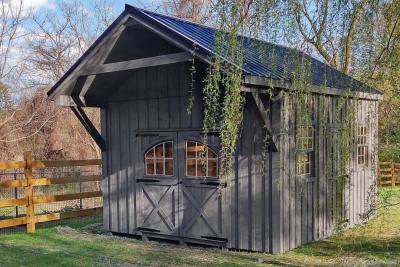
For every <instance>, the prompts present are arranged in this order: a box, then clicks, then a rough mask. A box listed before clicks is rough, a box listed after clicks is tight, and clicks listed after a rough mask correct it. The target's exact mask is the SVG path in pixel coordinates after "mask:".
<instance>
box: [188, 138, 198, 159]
mask: <svg viewBox="0 0 400 267" xmlns="http://www.w3.org/2000/svg"><path fill="white" fill-rule="evenodd" d="M186 156H187V157H188V158H196V143H195V142H186Z"/></svg>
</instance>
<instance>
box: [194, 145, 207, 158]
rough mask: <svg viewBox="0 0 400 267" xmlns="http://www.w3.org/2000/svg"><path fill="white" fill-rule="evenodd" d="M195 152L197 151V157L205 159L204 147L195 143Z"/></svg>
mask: <svg viewBox="0 0 400 267" xmlns="http://www.w3.org/2000/svg"><path fill="white" fill-rule="evenodd" d="M196 151H197V157H198V158H199V157H205V156H206V155H205V154H204V152H205V151H206V148H205V147H204V145H202V144H199V143H197V146H196Z"/></svg>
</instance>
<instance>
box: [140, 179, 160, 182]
mask: <svg viewBox="0 0 400 267" xmlns="http://www.w3.org/2000/svg"><path fill="white" fill-rule="evenodd" d="M136 181H137V182H145V183H158V182H160V180H156V179H136Z"/></svg>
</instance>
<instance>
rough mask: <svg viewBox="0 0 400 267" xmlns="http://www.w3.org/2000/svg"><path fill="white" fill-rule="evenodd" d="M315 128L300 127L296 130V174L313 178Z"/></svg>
mask: <svg viewBox="0 0 400 267" xmlns="http://www.w3.org/2000/svg"><path fill="white" fill-rule="evenodd" d="M313 159H314V127H313V126H299V127H297V130H296V174H297V175H306V176H312V175H313V172H314V171H313V169H314V160H313Z"/></svg>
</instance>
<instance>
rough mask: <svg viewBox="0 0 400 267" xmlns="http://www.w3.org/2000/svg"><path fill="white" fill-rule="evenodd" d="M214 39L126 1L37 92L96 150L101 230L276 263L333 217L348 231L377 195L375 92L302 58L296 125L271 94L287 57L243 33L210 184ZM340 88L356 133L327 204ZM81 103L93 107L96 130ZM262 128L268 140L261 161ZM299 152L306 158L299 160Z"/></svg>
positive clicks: (288, 104) (324, 231) (325, 228)
mask: <svg viewBox="0 0 400 267" xmlns="http://www.w3.org/2000/svg"><path fill="white" fill-rule="evenodd" d="M214 39H215V29H213V28H209V27H206V26H203V25H199V24H194V23H191V22H188V21H185V20H181V19H178V18H174V17H169V16H165V15H161V14H158V13H153V12H149V11H146V10H143V9H139V8H136V7H132V6H129V5H126V8H125V10H124V12H123V13H122V14H121V15H120V16H119V17H118V18H117V19H116V20H115V22H114V23H113V24H112V25H111V26H110V27H109V28H108V29H107V30H106V31H105V32H104V33H103V34H102V35H101V36H100V37H99V38H98V40H97V41H96V42H95V43H94V44H93V45H92V46H91V47H90V48H89V49H88V51H87V52H86V53H85V54H84V55H83V56H82V57H81V58H80V59H79V60H78V61H77V62H76V63H75V64H74V65H73V66H72V67H71V69H70V70H69V71H68V72H67V73H66V74H65V75H64V76H63V77H62V78H61V79H60V80H59V81H58V82H57V84H55V85H54V87H53V88H52V89H51V90H50V91H49V92H48V96H49V98H50V99H51V100H53V101H55V103H56V104H57V105H62V106H69V107H70V108H71V109H72V111H73V112H74V113H75V114H76V116H77V117H78V118H79V120H80V121H81V122H82V123H83V125H84V126H85V128H86V129H87V130H88V132H89V133H90V134H91V136H92V137H93V138H94V140H95V141H96V142H97V144H98V145H99V146H100V147H101V149H102V151H103V153H102V161H103V181H102V188H103V196H104V198H103V205H104V209H103V222H104V228H105V229H106V230H108V231H111V232H113V233H121V234H130V235H138V236H142V237H143V238H161V239H168V240H176V241H178V242H183V243H185V242H186V243H200V244H208V245H215V246H222V247H227V248H234V249H244V250H251V251H263V252H271V253H280V252H284V251H287V250H290V249H293V248H295V247H297V246H299V245H301V244H305V243H308V242H310V241H313V240H318V239H321V238H325V237H327V236H329V235H331V234H332V233H333V232H334V231H335V230H336V229H337V224H336V222H337V218H338V213H341V214H340V218H341V219H342V222H344V223H343V224H342V225H343V227H351V226H354V225H355V224H357V223H359V222H361V220H363V219H364V217H365V216H364V215H365V214H366V213H368V211H369V210H370V206H371V204H373V201H374V195H375V190H376V189H375V185H376V179H377V174H376V171H377V156H376V155H377V129H378V127H377V126H378V118H377V113H378V100H379V99H380V98H381V93H380V92H379V91H377V90H375V89H373V88H370V87H368V86H365V85H363V84H362V83H360V82H358V81H357V80H355V79H353V78H351V77H349V76H347V75H344V74H342V73H340V72H338V71H336V70H334V69H332V68H330V67H329V66H327V65H326V64H324V63H321V62H320V61H318V60H316V59H312V58H311V59H310V62H311V63H312V64H311V68H312V74H313V77H312V84H310V90H311V92H312V101H311V102H310V103H311V105H310V109H311V110H312V117H313V119H312V121H311V122H310V124H309V125H298V124H297V122H296V119H295V118H296V116H295V113H296V110H295V108H294V105H293V103H294V102H295V99H294V97H293V96H291V95H290V94H285V93H282V92H288V91H290V90H293V88H292V87H291V86H292V85H293V83H291V82H292V81H290V78H288V77H287V74H286V73H285V71H284V68H283V67H282V66H281V65H280V64H279V60H283V58H285V54H287V53H288V51H289V49H288V48H285V47H282V46H277V45H274V44H271V43H266V42H262V41H259V40H255V39H250V38H246V37H243V43H244V45H245V46H246V50H245V53H244V64H243V67H242V69H243V89H242V90H243V94H245V95H246V104H245V108H244V122H243V127H242V132H241V135H240V140H239V145H238V147H237V153H236V156H235V162H234V170H233V175H232V177H231V182H230V183H228V186H226V187H223V186H221V181H220V180H219V177H218V165H219V151H220V144H219V132H218V131H216V132H212V133H208V135H207V138H208V140H207V145H205V144H204V143H203V141H204V137H203V133H202V129H203V100H202V99H203V96H202V87H203V86H204V84H203V81H204V78H205V75H206V70H207V67H208V66H209V62H210V58H211V57H212V56H213V45H214ZM260 45H262V46H264V49H262V51H263V53H264V55H263V56H264V57H265V58H267V59H268V57H269V53H272V52H271V51H272V50H274V51H275V54H276V55H278V57H277V58H276V60H275V61H278V64H276V62H275V64H274V66H272V64H270V62H269V61H268V60H266V61H265V60H260V58H259V57H258V55H259V53H261V52H260V51H261V50H260V49H258V50H257V49H256V48H254V49H253V48H252V47H258V46H260ZM298 53H300V52H298ZM300 54H301V53H300ZM223 60H224V61H225V59H223ZM193 61H194V64H195V66H196V72H195V74H194V73H192V72H191V71H190V68H191V66H192V62H193ZM226 64H234V63H232V62H228V61H226ZM193 75H194V79H192V76H193ZM192 81H194V84H192ZM191 91H193V92H192V93H193V96H194V104H193V107H192V112H191V113H190V114H189V113H188V112H187V107H188V103H189V100H190V99H191V97H192V95H191ZM271 91H272V94H270V93H268V94H267V93H266V92H271ZM345 92H349V94H350V96H349V100H348V101H347V102H346V103H350V102H351V103H353V104H355V105H356V115H355V120H356V122H355V125H356V126H355V129H354V134H353V136H352V139H351V147H352V153H351V158H350V163H349V166H348V170H349V171H348V173H347V174H346V176H347V178H346V179H345V183H346V185H345V186H344V187H341V188H344V189H343V192H341V194H339V192H338V191H340V190H339V189H338V183H339V176H340V175H341V174H340V175H339V174H338V173H337V172H336V171H335V168H336V167H335V166H336V165H335V162H336V161H337V159H338V158H340V157H341V154H340V151H338V149H337V144H336V140H337V136H338V135H340V129H341V127H342V124H343V123H344V122H343V121H342V120H341V118H342V117H341V116H342V115H339V116H334V113H335V110H336V109H335V108H336V107H337V106H338V105H339V102H340V97H342V96H343V94H344V93H345ZM346 105H347V104H346ZM346 105H344V110H342V111H341V112H342V113H345V112H346V111H345V110H346V109H345V108H346ZM82 107H98V108H100V109H101V133H99V132H98V131H97V129H96V128H95V127H94V126H93V124H92V123H91V121H90V120H89V118H88V117H87V116H86V115H85V113H84V109H83V108H82ZM322 117H323V118H325V121H326V124H324V125H321V124H320V123H318V121H320V119H321V118H322ZM318 118H319V119H318ZM265 131H268V133H269V134H270V136H271V137H272V138H271V141H270V145H269V146H268V147H269V149H268V151H267V153H266V156H263V152H264V151H263V147H264V136H265V134H266V133H265ZM299 142H300V143H301V144H303V145H304V144H306V151H305V155H306V156H305V157H299V156H298V153H299V149H298V147H299ZM303 148H304V147H303ZM199 151H202V153H205V155H206V157H207V164H206V167H204V164H200V163H199V160H200V159H199V155H198V154H199ZM302 153H304V151H303V152H302ZM264 154H265V153H264ZM200 165H202V166H200ZM329 170H333V171H329ZM221 188H222V189H221ZM338 196H339V197H338ZM339 198H340V199H339ZM339 202H340V203H341V207H340V209H338V208H337V207H338V203H339Z"/></svg>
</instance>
